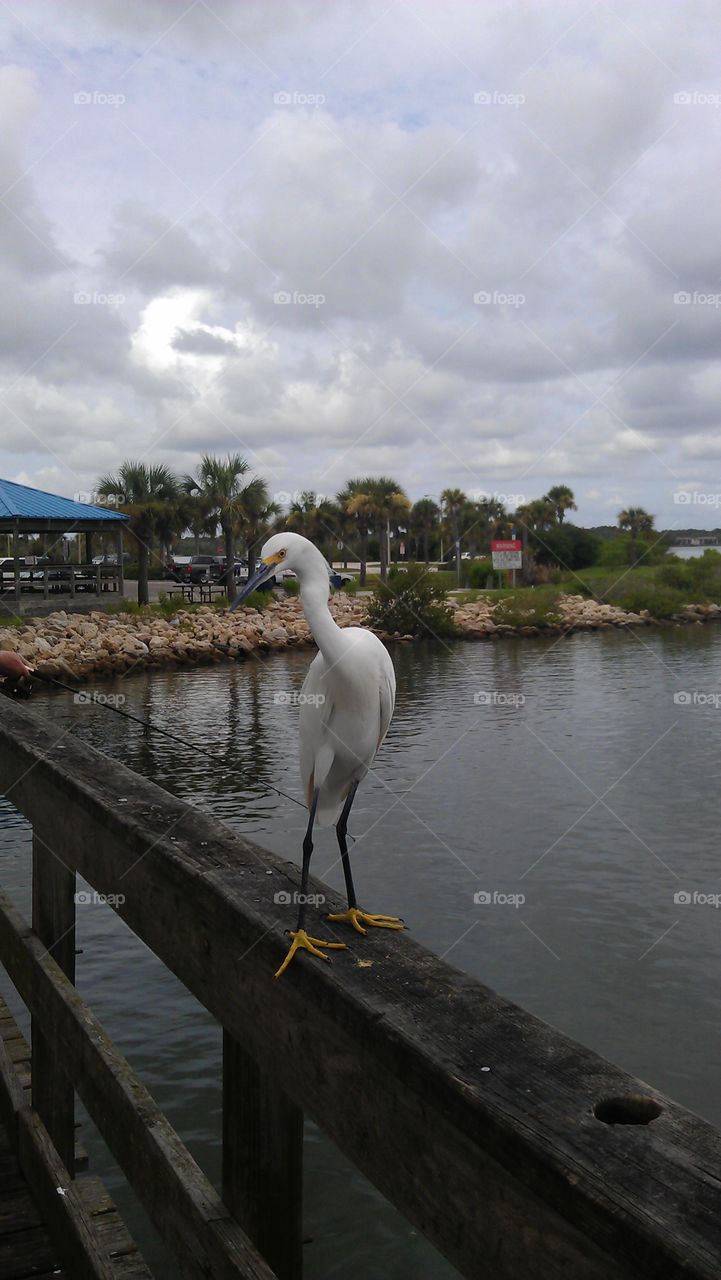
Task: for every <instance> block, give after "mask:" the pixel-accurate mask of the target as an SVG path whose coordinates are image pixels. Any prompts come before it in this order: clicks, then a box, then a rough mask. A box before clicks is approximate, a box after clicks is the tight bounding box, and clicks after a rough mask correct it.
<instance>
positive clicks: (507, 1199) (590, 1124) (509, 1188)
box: [0, 702, 721, 1280]
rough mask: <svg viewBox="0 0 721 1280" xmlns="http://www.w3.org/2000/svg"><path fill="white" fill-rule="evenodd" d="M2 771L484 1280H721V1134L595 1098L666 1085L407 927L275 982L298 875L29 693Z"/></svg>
mask: <svg viewBox="0 0 721 1280" xmlns="http://www.w3.org/2000/svg"><path fill="white" fill-rule="evenodd" d="M29 769H32V770H33V773H32V779H31V780H29V778H28V774H27V770H29ZM0 779H1V780H2V784H3V789H4V791H5V793H6V794H7V795H8V796H9V797H10V799H11V800H12V801H13V802H14V803H15V804H16V805H17V806H18V807H19V808H20V809H21V810H22V812H24V813H26V814H27V816H28V817H29V818H30V820H31V821H32V820H33V819H34V817H35V816H36V815H37V813H38V811H39V809H40V806H41V804H42V805H43V806H45V805H48V806H52V811H53V813H54V814H55V815H56V824H55V828H54V832H53V843H54V848H55V850H56V852H58V853H59V854H60V855H61V856H62V857H63V859H64V860H66V861H67V862H69V864H70V865H74V866H75V867H76V868H77V870H78V871H80V872H81V873H82V874H83V876H85V878H86V879H87V880H88V881H89V882H90V883H91V884H93V885H94V887H95V888H96V889H97V890H99V891H100V892H102V893H105V894H124V895H125V900H124V901H123V902H119V903H118V906H117V910H118V913H119V914H120V915H121V916H122V917H123V919H124V920H125V921H126V922H127V923H128V925H129V926H130V927H131V928H133V929H134V930H135V931H136V932H137V933H138V934H139V936H140V937H142V938H143V940H144V942H145V943H146V944H147V945H148V946H149V947H151V948H152V950H153V951H154V952H155V953H156V954H157V955H158V956H159V957H160V958H161V959H162V960H163V961H164V963H165V964H167V965H168V967H169V968H170V969H172V970H173V972H174V973H176V974H177V975H178V977H179V978H180V979H181V981H183V982H184V983H185V985H186V987H187V988H188V989H189V990H190V991H191V992H193V994H194V995H195V996H196V997H197V998H198V999H199V1000H200V1001H201V1002H202V1003H203V1004H204V1005H205V1007H206V1008H208V1009H209V1010H210V1011H211V1012H212V1013H213V1014H214V1016H215V1017H216V1018H217V1019H218V1021H219V1022H220V1023H221V1024H222V1025H223V1026H224V1027H225V1028H226V1030H227V1031H228V1032H229V1033H230V1034H231V1035H232V1036H233V1037H234V1038H235V1039H236V1040H237V1041H238V1042H239V1043H242V1044H243V1046H244V1047H245V1048H246V1049H247V1050H248V1052H249V1053H250V1054H252V1056H253V1057H254V1058H255V1060H256V1062H257V1063H258V1065H259V1067H260V1068H261V1069H262V1070H263V1071H265V1072H267V1073H268V1075H269V1077H270V1078H273V1079H274V1080H275V1082H276V1083H277V1084H278V1086H279V1087H280V1088H282V1089H283V1090H284V1091H285V1092H286V1093H287V1094H288V1095H289V1096H290V1097H291V1098H292V1099H293V1100H294V1101H295V1103H296V1104H297V1105H298V1106H299V1107H303V1109H304V1110H305V1111H306V1112H307V1113H308V1114H310V1115H311V1116H312V1117H313V1118H314V1119H315V1120H316V1121H317V1123H318V1124H319V1125H320V1126H321V1128H322V1129H324V1130H325V1131H326V1132H327V1133H328V1134H329V1135H330V1137H331V1138H332V1139H333V1140H334V1141H335V1142H336V1143H337V1144H338V1146H339V1147H340V1148H341V1149H342V1150H343V1151H344V1152H345V1153H346V1155H347V1156H348V1157H349V1158H350V1159H351V1160H352V1161H353V1162H354V1163H355V1164H356V1166H357V1167H358V1168H359V1169H361V1170H362V1171H363V1172H364V1173H366V1174H367V1176H368V1177H369V1178H370V1179H371V1180H372V1181H373V1182H375V1184H376V1185H377V1186H378V1187H379V1188H380V1189H381V1191H383V1192H384V1193H385V1194H386V1195H387V1196H388V1197H389V1198H390V1199H391V1200H392V1201H394V1203H395V1204H396V1205H397V1206H398V1207H399V1208H400V1209H401V1211H402V1212H403V1213H405V1214H406V1216H407V1217H408V1218H409V1219H410V1220H411V1221H412V1222H414V1223H415V1225H416V1226H417V1227H418V1228H419V1229H420V1230H421V1231H423V1232H424V1233H425V1234H426V1235H427V1236H428V1237H429V1238H430V1239H431V1240H432V1241H433V1242H434V1243H435V1244H436V1245H437V1247H438V1248H439V1249H440V1250H441V1252H443V1253H444V1254H445V1255H446V1256H447V1257H449V1258H450V1259H451V1260H452V1261H453V1262H454V1263H455V1264H456V1266H458V1268H459V1269H460V1270H461V1271H463V1272H464V1273H465V1274H467V1275H469V1276H473V1277H477V1276H478V1275H479V1274H488V1275H492V1276H493V1277H494V1280H517V1278H518V1277H523V1278H524V1280H555V1278H556V1277H573V1280H591V1278H593V1280H611V1278H613V1280H651V1278H653V1280H658V1278H659V1277H664V1278H666V1277H674V1276H677V1275H683V1276H684V1277H685V1278H686V1280H691V1277H694V1278H696V1280H701V1278H703V1280H717V1277H718V1273H719V1261H718V1260H719V1257H720V1256H721V1183H720V1181H719V1177H718V1168H719V1164H720V1163H721V1159H720V1157H721V1140H720V1138H719V1134H718V1133H717V1132H716V1130H714V1129H713V1128H712V1127H711V1126H710V1125H708V1124H706V1123H705V1122H703V1121H702V1120H700V1119H699V1118H698V1117H696V1116H694V1115H692V1114H691V1113H689V1112H688V1111H685V1110H684V1109H683V1108H681V1107H679V1106H677V1105H676V1104H675V1103H673V1102H672V1101H671V1100H669V1099H666V1098H663V1097H660V1096H659V1095H658V1094H657V1095H656V1097H658V1098H659V1102H660V1105H661V1108H662V1110H661V1115H660V1117H659V1118H658V1119H657V1120H655V1121H654V1122H653V1123H652V1124H650V1125H648V1126H644V1127H636V1126H634V1125H623V1126H619V1125H616V1126H610V1125H605V1124H603V1123H601V1122H600V1121H599V1120H597V1119H596V1117H595V1116H594V1113H593V1107H594V1104H595V1103H597V1102H598V1101H599V1100H600V1099H602V1098H603V1097H606V1096H616V1095H627V1094H636V1093H644V1092H647V1091H648V1090H647V1086H644V1085H643V1084H642V1083H640V1082H639V1081H637V1080H634V1079H633V1078H632V1077H629V1076H628V1075H626V1074H625V1073H624V1072H622V1071H621V1070H619V1069H618V1068H617V1067H615V1066H614V1065H613V1064H611V1063H608V1062H605V1061H604V1060H603V1059H601V1058H599V1057H598V1056H597V1055H595V1054H593V1053H591V1052H590V1051H588V1050H587V1049H585V1048H583V1047H582V1046H580V1045H578V1044H575V1043H574V1042H573V1041H571V1040H569V1039H567V1038H566V1037H564V1036H562V1035H560V1034H559V1033H558V1032H556V1031H554V1030H552V1029H551V1028H549V1027H547V1026H545V1025H544V1024H543V1023H541V1022H540V1021H539V1020H538V1019H535V1018H533V1017H531V1016H530V1015H528V1014H526V1013H525V1012H524V1011H523V1010H521V1009H519V1008H517V1007H516V1006H514V1005H512V1004H511V1003H509V1002H507V1001H504V1000H501V999H500V998H499V997H498V996H496V995H495V994H494V993H493V992H492V991H490V990H488V988H486V987H484V986H483V985H482V984H480V983H478V982H476V981H474V980H472V979H470V978H468V977H466V976H465V975H463V974H460V973H458V972H457V971H456V970H454V969H452V968H451V967H450V966H448V965H447V964H445V963H443V962H441V961H439V960H438V959H437V958H436V957H434V956H432V955H430V954H429V953H428V952H427V951H425V950H424V949H423V948H421V947H419V946H417V945H416V944H415V943H413V941H412V940H411V939H410V938H409V937H408V936H407V935H402V936H401V935H396V936H388V935H383V934H381V931H378V933H377V934H376V935H375V936H370V935H369V936H368V938H365V939H363V941H362V943H360V942H359V943H357V944H356V945H357V948H359V949H360V948H361V947H362V954H363V957H364V958H365V959H368V960H370V961H371V965H370V966H369V967H362V968H361V967H360V966H359V965H358V964H356V963H354V958H355V957H357V954H358V951H357V950H356V952H355V956H354V952H353V951H351V950H349V951H348V952H347V953H345V954H344V956H343V957H342V958H341V959H339V960H336V961H335V962H334V964H333V965H332V966H331V965H321V964H313V963H303V962H302V959H301V962H299V963H297V964H294V965H293V966H292V967H291V969H289V971H288V973H287V974H286V975H285V976H284V978H283V979H282V980H281V981H275V980H274V979H273V973H274V970H275V969H276V968H277V966H278V962H279V960H280V958H281V956H282V955H283V953H284V951H285V947H286V940H285V938H284V937H283V930H284V928H285V927H286V926H287V924H288V920H287V918H286V913H285V912H283V911H282V910H280V909H278V908H274V907H273V905H272V903H273V896H274V894H275V893H277V891H278V890H281V889H282V890H285V891H287V892H291V893H292V892H293V890H294V889H296V888H297V884H298V873H297V870H296V869H295V868H294V867H290V866H288V865H287V864H283V863H281V862H280V861H279V860H278V859H277V858H275V857H273V856H272V855H270V854H269V853H267V852H266V851H265V850H263V849H261V848H259V847H258V846H257V845H254V844H252V843H251V842H249V841H247V840H242V839H239V838H237V837H235V836H234V835H233V834H232V833H230V832H229V831H227V830H226V829H225V828H224V827H223V826H222V824H220V823H218V822H217V821H211V820H210V819H208V818H207V817H206V816H204V815H203V814H201V813H199V812H198V811H196V810H194V809H192V807H190V806H188V805H185V804H183V803H182V802H181V801H179V800H176V799H174V798H173V797H171V796H169V795H167V794H166V793H165V792H163V791H162V790H161V789H160V788H158V787H156V786H154V785H153V784H151V783H148V782H146V781H145V780H143V779H141V778H139V777H137V775H135V774H133V773H131V772H130V771H129V770H127V769H124V768H123V766H122V765H120V764H118V763H117V762H115V761H113V762H108V761H104V760H103V758H102V757H101V756H100V755H99V754H98V753H96V752H94V751H92V750H91V749H90V748H88V747H85V746H82V745H81V744H79V743H77V742H74V741H71V740H70V739H68V738H66V737H65V736H63V741H62V742H58V743H57V746H55V747H54V746H53V743H52V739H51V737H50V736H49V734H48V730H47V726H46V724H45V723H44V722H43V721H42V720H41V719H39V718H38V717H37V716H35V715H34V714H33V713H31V712H28V711H26V710H22V711H21V710H20V709H19V708H17V707H15V706H14V705H12V704H10V703H9V702H8V703H7V704H6V705H5V704H3V706H2V708H0ZM120 799H122V800H123V801H124V803H123V804H119V803H118V801H119V800H120ZM311 892H323V893H324V894H325V896H326V901H327V903H328V905H329V906H330V907H331V909H332V907H333V906H334V905H335V903H336V902H337V901H338V899H337V896H336V895H335V894H333V892H332V891H331V890H330V889H329V888H328V887H327V886H324V885H322V884H320V883H318V882H317V881H316V882H314V884H313V885H312V887H311ZM318 927H322V928H323V929H324V930H325V931H326V932H328V925H327V923H324V924H323V925H322V926H321V925H320V924H319V925H318ZM344 938H345V940H348V937H347V934H346V935H344ZM482 1067H484V1068H490V1070H487V1071H483V1072H482V1071H481V1068H482Z"/></svg>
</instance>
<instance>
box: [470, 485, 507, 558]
mask: <svg viewBox="0 0 721 1280" xmlns="http://www.w3.org/2000/svg"><path fill="white" fill-rule="evenodd" d="M473 510H474V513H475V514H474V524H475V525H477V526H478V529H479V532H480V534H481V538H480V541H482V543H483V547H482V549H483V550H484V551H485V552H486V554H487V553H488V543H489V542H490V541H491V539H492V538H508V537H510V534H511V528H512V525H513V521H512V520H511V517H510V516H509V514H508V512H507V511H506V508H505V506H504V505H503V503H502V502H499V501H498V499H497V498H481V499H480V500H479V501H478V502H476V503H475V504H474V508H473Z"/></svg>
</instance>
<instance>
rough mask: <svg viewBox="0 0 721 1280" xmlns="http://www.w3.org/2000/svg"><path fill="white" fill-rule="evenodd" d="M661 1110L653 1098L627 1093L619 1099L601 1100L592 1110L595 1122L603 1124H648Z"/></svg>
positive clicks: (655, 1118)
mask: <svg viewBox="0 0 721 1280" xmlns="http://www.w3.org/2000/svg"><path fill="white" fill-rule="evenodd" d="M662 1110H663V1108H662V1107H661V1105H660V1104H659V1103H658V1102H657V1101H656V1099H655V1098H648V1097H646V1096H645V1095H644V1094H642V1093H627V1094H625V1095H624V1096H623V1097H620V1098H602V1099H601V1101H600V1102H597V1103H596V1105H595V1107H594V1108H593V1114H594V1115H595V1117H596V1119H597V1120H602V1121H603V1123H604V1124H650V1123H651V1121H652V1120H657V1119H658V1117H659V1116H660V1115H661V1112H662Z"/></svg>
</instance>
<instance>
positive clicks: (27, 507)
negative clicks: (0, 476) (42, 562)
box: [0, 480, 128, 524]
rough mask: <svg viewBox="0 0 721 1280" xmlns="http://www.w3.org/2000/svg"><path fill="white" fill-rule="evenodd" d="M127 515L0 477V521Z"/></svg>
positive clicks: (73, 521) (112, 518) (80, 520)
mask: <svg viewBox="0 0 721 1280" xmlns="http://www.w3.org/2000/svg"><path fill="white" fill-rule="evenodd" d="M127 519H128V517H127V516H125V515H123V514H122V513H121V512H120V511H111V510H109V509H108V508H107V507H93V506H90V504H89V503H87V502H74V501H73V500H72V498H61V497H60V496H59V494H57V493H45V491H44V490H43V489H31V488H30V486H29V485H26V484H16V483H15V482H14V481H13V480H0V520H41V521H42V520H62V521H65V520H67V522H68V524H82V523H83V522H84V521H87V522H91V521H92V523H93V524H97V523H98V521H101V520H107V521H108V522H109V523H110V522H111V521H116V522H117V521H118V520H123V521H126V520H127Z"/></svg>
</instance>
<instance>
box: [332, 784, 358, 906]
mask: <svg viewBox="0 0 721 1280" xmlns="http://www.w3.org/2000/svg"><path fill="white" fill-rule="evenodd" d="M357 790H358V783H357V782H354V783H353V785H352V786H351V789H350V791H349V792H348V795H347V796H346V801H345V804H344V805H343V809H342V812H341V815H340V818H339V819H338V821H337V823H336V827H335V833H336V835H337V837H338V846H339V848H340V858H341V862H342V863H343V875H344V876H345V891H346V896H347V898H348V908H349V910H350V909H352V908H353V907H356V906H357V905H358V904H357V902H356V898H355V889H354V887H353V875H352V872H351V869H350V857H349V855H348V841H347V839H346V832H347V830H348V815H349V813H350V811H351V806H352V804H353V801H354V800H355V793H356V791H357Z"/></svg>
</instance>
